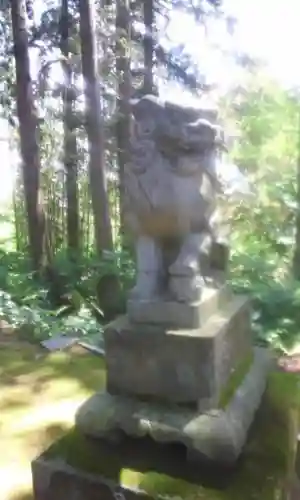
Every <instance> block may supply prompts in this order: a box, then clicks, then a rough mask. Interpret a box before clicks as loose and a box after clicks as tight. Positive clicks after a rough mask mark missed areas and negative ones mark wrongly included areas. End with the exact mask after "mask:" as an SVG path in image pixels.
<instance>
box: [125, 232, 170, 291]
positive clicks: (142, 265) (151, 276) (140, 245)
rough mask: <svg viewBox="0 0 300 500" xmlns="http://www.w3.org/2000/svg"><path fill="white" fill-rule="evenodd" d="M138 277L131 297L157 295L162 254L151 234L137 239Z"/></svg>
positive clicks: (159, 284)
mask: <svg viewBox="0 0 300 500" xmlns="http://www.w3.org/2000/svg"><path fill="white" fill-rule="evenodd" d="M136 259H137V279H136V285H135V287H134V288H133V290H132V291H131V294H130V295H131V298H139V299H144V300H145V299H151V298H154V297H155V296H157V294H158V293H159V291H160V286H161V276H162V255H161V249H160V247H159V245H158V244H157V242H156V241H155V240H154V239H153V238H150V237H149V236H144V235H143V236H139V237H138V238H137V240H136Z"/></svg>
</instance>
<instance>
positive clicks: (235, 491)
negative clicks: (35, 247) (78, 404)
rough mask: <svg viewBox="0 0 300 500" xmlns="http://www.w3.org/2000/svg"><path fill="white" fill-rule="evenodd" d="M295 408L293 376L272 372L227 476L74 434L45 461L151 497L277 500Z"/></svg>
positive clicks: (143, 445)
mask: <svg viewBox="0 0 300 500" xmlns="http://www.w3.org/2000/svg"><path fill="white" fill-rule="evenodd" d="M299 404H300V398H299V389H298V387H297V376H295V375H293V374H287V373H279V372H276V373H272V374H271V375H270V376H269V380H268V386H267V390H266V394H265V397H264V399H263V402H262V405H261V408H260V410H259V411H258V413H257V416H256V419H255V422H254V424H253V426H252V428H251V431H250V434H249V439H248V443H247V445H246V447H245V450H244V453H243V456H242V457H241V459H240V460H239V462H238V464H237V465H236V467H235V469H234V470H231V471H224V470H219V469H218V470H217V469H211V470H210V473H208V472H207V471H204V469H203V470H202V469H201V467H198V468H196V469H195V468H193V467H191V466H188V465H187V463H186V460H185V452H184V450H183V449H182V448H179V447H172V446H171V447H170V446H169V447H166V446H165V447H163V446H161V445H157V444H155V443H152V442H150V440H130V439H127V438H126V439H124V443H123V444H122V445H121V446H119V447H117V448H113V447H110V446H109V445H108V444H105V443H102V442H100V441H96V440H93V439H87V438H85V437H84V436H82V435H81V434H80V433H79V432H78V431H77V430H73V431H71V432H70V433H69V434H68V435H66V436H65V437H64V438H63V439H61V440H60V441H58V442H57V443H55V444H54V445H53V446H52V447H51V448H50V449H49V450H48V451H47V452H46V453H45V455H44V458H45V459H51V458H54V457H60V458H64V459H65V461H66V462H67V463H68V464H69V465H71V466H73V467H75V468H76V469H78V470H81V471H85V472H90V473H95V474H98V475H101V476H102V477H106V478H109V479H111V480H113V481H114V482H115V483H116V485H118V484H123V485H125V486H127V487H132V488H138V489H142V490H144V491H146V492H147V493H149V494H150V495H152V496H153V497H155V498H159V497H160V496H164V495H168V496H171V497H175V496H176V497H181V498H184V499H188V500H196V499H197V500H200V499H203V500H253V499H257V500H277V499H281V498H282V494H283V491H284V489H285V487H286V482H287V478H288V477H289V474H290V471H291V468H292V467H293V464H294V458H295V432H296V431H295V429H296V428H297V425H295V422H296V424H297V418H298V414H299Z"/></svg>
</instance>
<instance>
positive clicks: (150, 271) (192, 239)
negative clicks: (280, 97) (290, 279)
mask: <svg viewBox="0 0 300 500" xmlns="http://www.w3.org/2000/svg"><path fill="white" fill-rule="evenodd" d="M132 113H133V127H132V137H131V161H130V162H128V163H127V165H126V167H125V174H124V182H125V187H126V189H125V214H126V221H127V224H128V226H129V228H130V229H131V231H132V232H133V234H134V236H135V240H136V253H137V281H136V286H135V288H134V290H133V291H132V294H131V296H132V298H135V299H138V298H139V299H153V298H155V297H157V296H162V295H163V294H164V293H167V292H169V293H170V294H171V295H172V296H173V298H174V300H177V301H185V302H190V301H193V300H196V299H197V298H199V295H200V294H201V289H202V288H203V287H205V279H204V277H207V276H210V275H211V274H213V273H214V271H215V270H216V269H217V270H220V266H221V268H222V269H221V270H222V271H225V269H226V265H227V260H228V256H227V254H226V252H222V255H220V252H219V255H218V256H216V251H215V250H216V245H218V242H219V239H220V237H221V232H222V231H221V227H222V226H223V223H222V220H221V218H219V212H218V211H217V193H218V191H222V185H221V183H220V182H219V179H218V176H217V173H216V161H217V159H218V158H219V156H220V152H221V149H222V148H223V142H224V137H223V134H222V131H221V129H220V127H219V126H218V125H217V116H216V113H215V112H209V111H208V110H204V109H201V108H199V107H195V108H194V109H193V108H192V107H189V108H187V107H184V106H182V105H179V104H175V103H169V102H164V101H163V100H161V99H160V98H158V97H155V96H144V97H143V98H141V99H140V100H137V101H136V102H135V103H134V104H133V107H132ZM222 244H223V246H224V245H225V246H226V243H225V242H224V241H223V243H222ZM179 277H180V278H179Z"/></svg>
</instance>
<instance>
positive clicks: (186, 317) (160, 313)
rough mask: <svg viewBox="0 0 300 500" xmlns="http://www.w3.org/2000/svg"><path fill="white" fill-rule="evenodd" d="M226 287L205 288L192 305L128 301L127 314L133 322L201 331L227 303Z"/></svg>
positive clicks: (157, 301)
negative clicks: (199, 298) (199, 329)
mask: <svg viewBox="0 0 300 500" xmlns="http://www.w3.org/2000/svg"><path fill="white" fill-rule="evenodd" d="M230 298H231V292H230V289H229V287H228V286H227V285H223V286H222V287H220V288H219V289H217V288H206V289H204V290H203V294H202V298H201V300H199V301H195V302H192V303H185V302H178V301H172V300H168V299H162V298H157V299H152V300H137V299H130V300H128V302H127V313H128V318H129V321H130V322H132V323H145V324H150V325H151V324H152V325H165V326H166V327H168V328H173V327H174V328H186V329H188V328H191V329H193V328H200V327H201V326H203V325H204V324H205V323H206V322H207V321H208V319H209V318H210V317H211V316H212V315H213V314H215V313H216V312H218V310H219V309H222V308H223V307H224V305H226V303H227V302H228V301H229V300H230Z"/></svg>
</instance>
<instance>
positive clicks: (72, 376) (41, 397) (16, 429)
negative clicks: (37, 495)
mask: <svg viewBox="0 0 300 500" xmlns="http://www.w3.org/2000/svg"><path fill="white" fill-rule="evenodd" d="M104 376H105V371H104V368H103V361H102V359H101V358H100V357H96V356H95V355H93V354H90V353H87V352H86V351H84V352H82V351H76V350H73V352H68V353H55V354H48V353H46V352H45V351H43V350H42V349H41V348H39V347H38V346H33V345H31V344H29V343H26V342H21V341H19V340H17V339H16V338H15V336H14V335H11V334H10V333H9V332H5V333H3V331H2V332H0V443H1V453H0V478H1V480H0V498H1V500H32V498H33V497H32V489H31V470H30V463H31V460H32V459H33V458H34V457H36V456H37V455H38V454H40V452H41V451H42V450H44V449H45V448H46V447H47V446H48V445H49V444H51V443H52V442H53V441H54V440H55V439H57V438H58V437H59V436H61V435H62V434H63V433H64V432H65V431H66V430H67V429H69V428H70V427H71V426H72V424H73V421H74V413H75V411H76V408H77V407H78V406H79V405H80V404H81V402H82V401H83V400H84V399H86V398H87V397H88V396H89V395H90V394H91V393H92V392H94V391H95V390H97V389H99V388H101V386H103V383H104Z"/></svg>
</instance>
